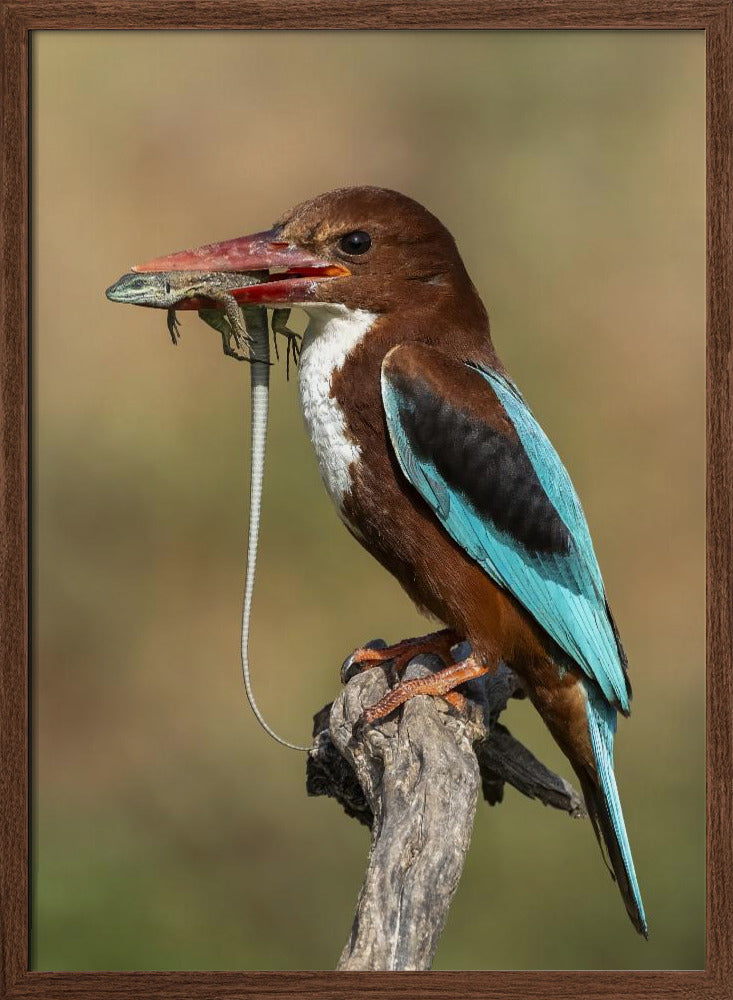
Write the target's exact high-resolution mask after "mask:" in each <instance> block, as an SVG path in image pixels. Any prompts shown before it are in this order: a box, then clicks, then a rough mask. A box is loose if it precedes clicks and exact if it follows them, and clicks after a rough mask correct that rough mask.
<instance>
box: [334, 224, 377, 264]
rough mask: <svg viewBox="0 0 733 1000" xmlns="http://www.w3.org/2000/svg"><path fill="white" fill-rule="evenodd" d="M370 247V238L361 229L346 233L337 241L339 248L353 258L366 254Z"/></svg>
mask: <svg viewBox="0 0 733 1000" xmlns="http://www.w3.org/2000/svg"><path fill="white" fill-rule="evenodd" d="M371 245H372V238H371V236H370V235H369V233H365V232H364V230H363V229H355V230H354V232H353V233H347V234H346V236H342V237H341V239H340V240H339V247H340V248H341V250H343V252H344V253H347V254H349V256H351V257H355V256H356V255H357V254H362V253H366V252H367V250H368V249H369V247H370V246H371Z"/></svg>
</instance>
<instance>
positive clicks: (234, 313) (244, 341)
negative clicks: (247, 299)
mask: <svg viewBox="0 0 733 1000" xmlns="http://www.w3.org/2000/svg"><path fill="white" fill-rule="evenodd" d="M196 294H197V295H205V296H206V298H208V299H211V300H212V301H214V302H216V303H217V305H219V306H220V307H221V309H222V311H223V312H224V315H225V316H226V318H227V319H228V321H229V333H228V335H226V334H225V332H224V329H222V327H219V326H217V327H215V329H217V330H219V332H220V333H221V335H222V342H223V347H224V353H225V354H227V355H229V357H231V358H238V359H239V360H240V361H241V360H243V358H242V357H240V355H238V354H235V353H234V350H233V348H232V347H231V338H232V337H233V338H234V342H235V344H236V346H237V349H238V350H239V351H243V350H244V349H245V346H246V345H249V344H251V343H252V339H251V337H250V336H249V334H248V333H247V328H246V327H245V325H244V319H243V317H242V311H241V309H240V308H239V305H238V304H237V300H236V299H235V298H234V296H233V295H230V294H229V292H225V291H223V290H222V289H221V288H219V287H218V286H217V285H215V284H213V283H212V284H209V283H208V282H203V283H202V284H201V285H198V286H197V287H196ZM210 311H211V310H208V309H207V310H202V312H207V313H208V312H210ZM205 322H208V320H205ZM213 325H214V324H213V323H209V326H213Z"/></svg>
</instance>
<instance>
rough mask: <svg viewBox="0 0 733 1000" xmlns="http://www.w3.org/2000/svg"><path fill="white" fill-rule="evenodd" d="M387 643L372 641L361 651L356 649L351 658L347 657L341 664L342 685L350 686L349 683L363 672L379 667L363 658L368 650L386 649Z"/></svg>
mask: <svg viewBox="0 0 733 1000" xmlns="http://www.w3.org/2000/svg"><path fill="white" fill-rule="evenodd" d="M386 648H387V643H386V642H385V641H384V639H372V641H371V642H368V643H366V645H364V646H362V647H361V648H359V649H355V650H354V652H353V653H351V655H350V656H347V657H346V659H345V660H344V662H343V663H342V664H341V683H342V684H348V683H349V681H350V680H351V679H352V678H353V677H356V675H357V674H360V673H361V672H362V671H363V670H368V669H369V668H370V667H374V666H377V665H378V664H377V663H374V662H372V661H370V660H368V659H367V660H365V659H363V658H362V654H363V653H364V651H365V650H367V649H386Z"/></svg>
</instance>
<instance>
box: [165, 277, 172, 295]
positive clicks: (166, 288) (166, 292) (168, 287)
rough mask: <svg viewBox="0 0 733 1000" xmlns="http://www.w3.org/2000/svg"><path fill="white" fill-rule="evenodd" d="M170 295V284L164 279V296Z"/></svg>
mask: <svg viewBox="0 0 733 1000" xmlns="http://www.w3.org/2000/svg"><path fill="white" fill-rule="evenodd" d="M170 293H171V283H170V281H168V279H167V278H166V279H165V294H166V295H170Z"/></svg>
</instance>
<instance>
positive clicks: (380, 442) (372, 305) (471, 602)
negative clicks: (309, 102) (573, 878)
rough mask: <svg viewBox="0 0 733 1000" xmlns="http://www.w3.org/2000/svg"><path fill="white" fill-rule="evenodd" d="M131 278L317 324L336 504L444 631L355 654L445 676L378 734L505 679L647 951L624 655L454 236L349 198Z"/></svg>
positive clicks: (320, 403) (391, 194) (309, 381)
mask: <svg viewBox="0 0 733 1000" xmlns="http://www.w3.org/2000/svg"><path fill="white" fill-rule="evenodd" d="M135 270H139V271H175V270H182V271H191V270H194V271H205V272H226V271H238V272H243V271H247V272H258V274H259V276H260V277H261V278H262V279H263V280H262V281H261V282H260V283H258V284H254V285H250V286H249V287H246V288H242V289H238V290H234V291H233V292H232V294H234V296H235V298H236V299H237V301H238V302H239V303H240V304H242V305H261V306H266V307H271V308H274V309H283V308H289V307H296V306H297V307H300V308H301V309H303V310H304V311H305V313H306V314H307V317H308V325H307V327H306V330H305V333H304V336H303V342H302V347H301V356H300V365H299V370H298V386H299V394H300V401H301V404H302V409H303V416H304V419H305V424H306V428H307V430H308V433H309V436H310V438H311V441H312V443H313V447H314V449H315V453H316V457H317V460H318V465H319V468H320V472H321V477H322V479H323V483H324V485H325V488H326V491H327V492H328V495H329V496H330V498H331V500H332V501H333V503H334V505H335V506H336V509H337V511H338V513H339V515H340V517H341V520H342V521H343V523H344V524H345V526H346V528H347V529H348V530H349V532H350V533H351V534H352V535H353V537H354V538H355V539H356V540H357V541H358V542H359V543H360V544H361V545H362V546H363V547H364V548H365V549H366V550H367V551H368V552H370V553H371V554H372V555H373V556H374V557H375V558H376V559H377V560H378V561H379V562H380V563H381V565H382V566H383V567H384V568H385V569H387V570H388V571H389V572H390V573H391V574H392V575H393V576H395V577H396V579H397V580H398V581H399V583H400V584H401V585H402V587H403V588H404V590H405V591H406V592H407V594H408V595H409V596H410V597H411V598H412V600H413V601H414V602H415V604H416V605H417V606H418V608H419V609H420V610H421V611H423V612H426V613H427V614H428V615H429V616H431V617H432V618H434V619H437V622H438V623H439V624H441V625H442V628H440V629H439V630H438V631H435V632H431V633H430V634H428V635H425V636H419V637H415V638H410V639H405V640H403V641H401V642H399V643H397V644H395V645H392V646H387V647H386V648H383V649H370V648H363V649H357V650H356V651H355V652H354V653H353V654H352V656H351V657H350V658H349V660H348V661H347V668H348V670H350V671H353V670H355V669H365V668H367V667H370V666H373V665H376V664H378V663H383V662H386V661H393V662H395V663H396V664H397V667H398V668H399V667H400V666H405V665H406V664H407V663H408V662H409V660H410V659H412V657H414V656H415V655H417V654H419V653H432V654H434V655H437V656H438V657H439V660H440V662H441V663H442V668H441V669H439V670H436V672H435V673H434V674H433V675H432V676H430V677H421V678H417V679H412V680H400V681H399V682H398V683H397V684H396V686H395V687H393V688H392V689H391V690H390V691H389V692H388V693H387V694H386V695H385V696H384V697H383V698H382V699H381V700H380V701H379V702H378V703H377V704H376V705H373V706H372V707H371V708H369V709H367V711H366V713H365V717H364V722H365V724H374V723H376V722H377V721H378V720H379V719H382V718H384V717H385V716H387V715H389V714H390V713H392V712H394V711H395V710H396V709H397V708H398V707H399V706H400V705H402V704H403V703H404V702H406V701H407V700H408V699H410V698H412V697H413V696H415V695H418V694H419V695H425V694H430V695H436V696H442V697H445V698H447V699H448V700H449V701H451V702H452V703H453V704H458V703H459V701H460V699H461V694H460V692H458V691H456V688H458V687H459V686H460V685H461V684H463V683H465V682H466V681H468V680H471V679H473V678H477V677H481V676H482V675H484V674H487V673H491V672H493V671H494V670H496V669H497V667H498V665H499V663H500V662H502V661H503V662H505V663H507V664H509V665H510V666H511V667H512V668H513V669H514V671H515V672H516V673H517V675H518V676H519V678H520V680H521V683H522V685H523V687H524V690H525V691H526V694H527V695H528V697H529V699H530V700H531V702H532V704H533V705H534V707H535V708H536V709H537V711H538V712H539V714H540V716H541V717H542V719H543V720H544V722H545V724H546V725H547V727H548V729H549V730H550V733H551V734H552V736H553V737H554V739H555V741H556V742H557V744H558V745H559V747H560V749H561V750H562V751H563V753H564V754H565V755H566V757H567V758H568V760H569V762H570V764H571V765H572V767H573V770H574V771H575V773H576V775H577V776H578V780H579V782H580V785H581V788H582V790H583V795H584V799H585V803H586V807H587V811H588V814H589V817H590V819H591V822H592V825H593V828H594V831H595V834H596V837H597V839H598V842H599V844H600V845H601V851H602V853H603V854H604V858H605V860H606V862H607V865H608V866H609V869H610V871H611V874H612V876H613V877H614V878H615V880H616V881H617V883H618V886H619V889H620V891H621V896H622V898H623V901H624V904H625V907H626V910H627V913H628V915H629V917H630V919H631V921H632V923H633V925H634V927H635V928H636V930H637V931H638V932H639V933H640V934H642V935H643V936H644V937H647V936H648V928H647V921H646V917H645V914H644V907H643V903H642V899H641V892H640V889H639V884H638V881H637V876H636V873H635V870H634V863H633V859H632V855H631V848H630V845H629V840H628V836H627V832H626V827H625V824H624V818H623V813H622V809H621V802H620V798H619V792H618V788H617V784H616V778H615V775H614V761H613V751H614V738H615V734H616V723H617V716H618V714H619V713H621V714H622V715H624V716H627V715H629V712H630V703H631V686H630V683H629V679H628V661H627V657H626V654H625V652H624V649H623V646H622V644H621V638H620V636H619V632H618V628H617V626H616V623H615V621H614V618H613V615H612V613H611V609H610V607H609V604H608V600H607V598H606V592H605V588H604V584H603V580H602V577H601V571H600V568H599V565H598V560H597V558H596V554H595V552H594V549H593V543H592V540H591V535H590V531H589V528H588V524H587V522H586V518H585V515H584V513H583V509H582V507H581V504H580V500H579V498H578V495H577V493H576V491H575V489H574V487H573V484H572V481H571V479H570V476H569V474H568V472H567V470H566V469H565V466H564V465H563V463H562V461H561V459H560V458H559V456H558V454H557V452H556V451H555V449H554V447H553V446H552V444H551V443H550V441H549V439H548V438H547V436H546V435H545V433H544V432H543V430H542V428H541V427H540V424H539V423H538V421H537V420H536V418H535V417H534V416H533V414H532V412H531V410H530V409H529V407H528V405H527V403H526V402H525V400H524V398H523V396H522V394H521V392H520V391H519V389H518V388H517V386H516V384H515V383H514V381H513V379H512V378H511V376H510V375H509V373H508V372H507V370H506V368H505V367H504V365H503V364H502V362H501V360H500V358H499V356H498V354H497V352H496V350H495V348H494V345H493V342H492V339H491V333H490V329H489V320H488V315H487V312H486V309H485V308H484V305H483V303H482V301H481V299H480V297H479V295H478V292H477V291H476V288H475V287H474V285H473V283H472V281H471V279H470V277H469V275H468V272H467V271H466V268H465V266H464V264H463V261H462V259H461V256H460V254H459V251H458V249H457V246H456V243H455V240H454V239H453V237H452V235H451V233H450V232H449V231H448V229H447V228H446V227H445V226H444V225H443V224H442V223H441V222H439V220H438V219H437V218H436V217H435V216H434V215H432V214H431V213H430V212H429V211H428V210H427V209H426V208H424V207H423V206H422V205H421V204H419V203H418V202H416V201H414V200H413V199H411V198H409V197H407V196H405V195H403V194H400V193H398V192H396V191H391V190H387V189H383V188H378V187H368V186H363V187H349V188H341V189H338V190H335V191H331V192H328V193H326V194H323V195H320V196H318V197H316V198H313V199H312V200H310V201H307V202H304V203H302V204H300V205H298V206H297V207H296V208H294V209H292V210H290V211H288V212H286V213H285V214H284V215H283V216H282V217H281V218H280V219H279V220H278V221H277V222H276V223H275V224H274V225H273V227H272V228H271V229H269V230H266V231H263V232H257V233H254V234H253V235H250V236H242V237H237V238H235V239H231V240H226V241H224V242H221V243H213V244H209V245H206V246H202V247H198V248H196V249H194V250H184V251H181V252H178V253H175V254H172V255H169V256H166V257H160V258H157V259H155V260H152V261H148V262H146V263H144V264H140V265H138V266H137V267H136V268H135ZM456 649H463V650H464V656H463V658H460V657H459V658H458V662H456V661H455V659H454V654H455V651H456ZM398 677H399V673H398Z"/></svg>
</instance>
